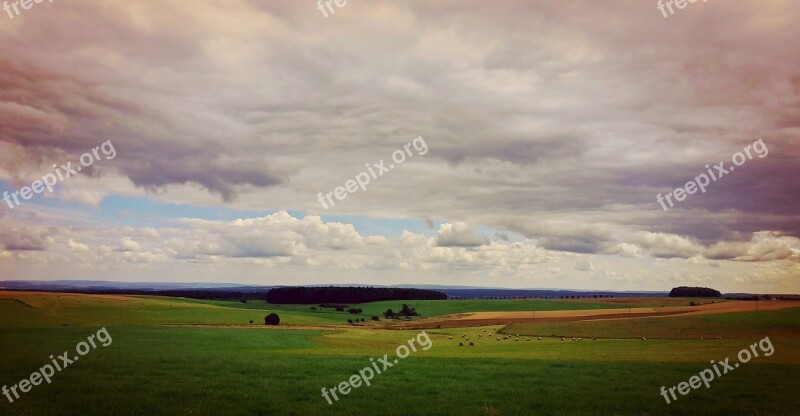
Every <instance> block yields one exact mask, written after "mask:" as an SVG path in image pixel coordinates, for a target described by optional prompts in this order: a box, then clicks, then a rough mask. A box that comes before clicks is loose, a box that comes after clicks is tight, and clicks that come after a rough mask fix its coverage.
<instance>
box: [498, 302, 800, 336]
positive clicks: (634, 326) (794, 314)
mask: <svg viewBox="0 0 800 416" xmlns="http://www.w3.org/2000/svg"><path fill="white" fill-rule="evenodd" d="M798 306H800V305H798ZM798 322H800V307H798V308H792V309H787V310H782V311H766V312H737V313H726V314H715V315H698V316H687V317H679V316H676V317H668V318H639V319H625V320H599V321H579V322H542V323H524V324H512V325H509V326H508V328H507V329H506V332H508V333H519V334H526V335H542V336H559V337H561V336H563V337H612V338H639V337H646V338H673V339H687V338H688V339H698V338H715V337H718V336H719V337H723V338H731V337H742V336H749V337H754V336H759V335H762V336H763V335H771V334H773V335H777V334H797V335H800V328H799V327H798Z"/></svg>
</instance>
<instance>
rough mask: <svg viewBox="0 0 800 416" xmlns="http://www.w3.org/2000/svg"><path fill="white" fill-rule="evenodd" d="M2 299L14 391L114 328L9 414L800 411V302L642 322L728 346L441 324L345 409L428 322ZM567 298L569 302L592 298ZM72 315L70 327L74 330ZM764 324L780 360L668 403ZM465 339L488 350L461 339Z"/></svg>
mask: <svg viewBox="0 0 800 416" xmlns="http://www.w3.org/2000/svg"><path fill="white" fill-rule="evenodd" d="M58 296H61V297H60V298H59V297H58ZM17 297H18V298H19V296H17ZM2 298H3V299H5V300H2V301H0V334H2V342H0V356H1V357H3V358H2V359H0V384H4V385H8V386H11V385H13V384H16V383H17V382H18V381H19V380H20V379H22V378H26V377H29V376H30V374H31V373H32V372H33V371H34V370H36V369H38V368H39V367H41V366H43V365H44V364H47V363H48V362H50V359H49V358H48V357H49V356H50V355H54V356H56V355H59V354H60V353H62V352H63V351H66V350H69V351H70V354H71V355H74V348H75V345H76V344H77V343H78V342H80V341H84V340H86V338H87V336H89V335H90V334H93V333H95V332H96V331H97V330H98V329H99V328H100V327H102V326H105V327H106V328H107V329H108V331H109V333H110V334H111V336H112V338H113V342H112V344H111V345H109V346H108V347H98V348H97V349H95V350H92V351H91V352H89V353H88V354H87V355H86V356H84V357H81V358H80V361H77V362H75V363H74V364H72V365H70V366H69V367H68V368H65V369H64V370H63V371H61V372H59V373H57V374H56V375H55V376H54V377H53V381H52V383H51V384H42V385H40V386H35V387H33V390H32V391H31V392H29V393H25V394H23V395H22V397H21V398H20V399H19V400H17V401H15V402H14V403H9V402H8V401H7V400H6V399H5V398H3V397H0V399H2V400H0V414H4V415H5V414H9V415H54V414H58V415H87V414H90V415H94V414H115V415H117V414H119V415H140V414H149V415H175V414H180V415H189V414H191V415H198V414H199V415H220V414H224V415H634V414H636V415H753V414H758V415H794V414H796V409H797V408H798V407H800V396H798V395H797V394H796V392H797V390H798V388H799V387H800V377H798V376H800V342H798V341H800V335H799V334H798V332H797V331H798V320H797V318H798V313H799V311H800V310H799V309H788V310H783V311H775V312H765V313H763V314H761V313H759V314H747V313H745V314H720V315H708V316H702V317H691V318H660V319H655V318H652V319H653V321H658V322H660V323H657V322H653V323H648V324H643V325H644V326H643V327H642V328H648V329H649V330H654V331H657V330H659V325H661V326H660V328H661V329H662V330H665V331H673V330H678V329H680V328H681V327H682V326H685V325H700V324H698V323H697V322H695V320H696V318H705V320H706V321H708V322H705V324H704V325H708V327H707V328H709V329H716V330H719V331H726V333H728V334H730V335H731V337H730V338H729V337H724V338H723V339H719V340H717V339H711V340H709V339H706V340H699V339H655V340H648V341H642V340H639V339H624V338H627V337H624V336H622V337H618V335H625V334H622V333H619V332H618V331H620V329H619V328H615V327H614V326H599V327H598V329H597V331H601V332H602V331H605V332H603V334H604V335H606V338H611V339H600V340H597V341H589V340H584V341H580V342H579V341H571V340H570V341H566V342H562V341H560V340H559V339H557V338H545V339H543V340H542V341H537V340H536V339H535V338H532V339H531V341H527V337H526V336H525V335H523V336H521V337H520V341H514V340H513V339H512V340H504V341H500V342H498V341H496V334H494V333H495V332H496V331H498V330H500V331H501V332H507V333H513V330H514V329H519V331H518V332H520V334H522V329H520V328H521V327H520V328H515V327H514V326H510V327H507V328H505V329H503V327H501V326H493V327H482V328H468V329H463V328H462V329H431V330H428V331H427V332H428V334H429V335H430V338H431V340H432V347H431V348H430V349H429V350H427V351H422V350H421V349H420V350H418V351H417V352H415V353H412V354H411V355H410V356H409V357H408V358H406V359H404V360H402V361H400V362H399V363H398V364H396V365H395V366H394V367H392V368H391V369H388V370H387V371H386V372H385V373H383V374H380V375H376V376H375V377H374V378H373V380H372V385H371V386H369V387H367V386H361V387H360V388H358V389H355V390H353V391H352V392H351V393H349V394H348V395H347V396H340V400H339V401H337V402H335V403H333V404H332V405H329V404H328V403H327V402H326V401H325V399H324V398H323V397H322V395H321V391H320V390H321V388H322V387H327V388H328V389H330V388H332V387H333V386H335V385H337V384H338V383H340V382H342V381H344V380H346V379H348V378H349V377H350V376H351V375H352V374H354V373H356V372H357V371H358V370H360V369H362V368H364V367H367V366H369V365H370V358H375V359H377V358H379V357H382V356H383V355H384V354H388V355H389V357H392V356H394V354H395V348H396V347H397V345H399V344H401V343H405V341H406V340H408V339H409V338H411V337H413V336H415V335H416V334H417V333H418V331H398V330H385V329H369V328H352V329H351V328H346V329H337V330H307V329H264V328H263V325H261V326H254V327H253V328H196V327H173V326H163V325H162V324H169V323H175V322H178V321H183V322H185V323H188V322H195V323H196V322H200V321H202V322H210V323H213V322H218V323H227V322H228V321H230V320H238V321H241V320H243V319H249V318H248V317H249V316H257V317H262V319H263V312H264V310H262V309H259V307H260V305H259V304H257V303H256V304H237V302H230V303H226V302H200V301H194V300H192V301H189V300H187V301H179V300H174V299H163V298H147V297H130V298H123V299H117V300H113V299H99V298H93V297H88V296H80V295H53V294H35V295H32V298H23V299H22V301H20V300H10V299H9V296H8V295H4V296H2ZM78 300H80V302H77V301H78ZM100 302H102V303H100ZM444 302H456V301H444ZM457 302H461V301H457ZM463 302H464V303H463V304H462V305H461V306H462V307H464V308H482V310H487V311H490V310H496V309H492V308H498V307H508V308H513V307H517V306H516V305H504V304H503V303H504V302H505V303H507V304H515V303H524V302H512V301H463ZM482 302H486V303H485V304H482ZM553 302H554V304H553V305H552V307H553V308H559V307H560V308H562V309H572V306H574V304H575V303H577V302H563V303H561V302H558V301H553ZM565 305H566V306H568V307H566V306H565ZM433 306H435V305H425V307H433ZM370 307H372V308H378V309H380V308H385V307H387V306H386V305H385V304H383V303H381V304H378V305H371V306H370ZM456 307H459V306H458V305H456ZM305 308H306V307H305V306H303V307H299V306H298V307H294V306H287V307H281V308H280V309H278V310H279V312H278V313H279V314H281V317H282V318H283V317H284V316H286V317H287V318H285V319H286V320H296V322H312V321H313V322H316V323H315V325H316V324H324V322H323V321H325V320H326V318H325V317H326V316H327V315H333V316H334V319H331V320H332V321H335V322H336V323H337V324H338V323H340V322H341V319H340V318H339V317H340V316H347V314H341V313H338V314H337V313H330V312H314V311H310V310H309V311H306V310H305ZM440 310H447V311H451V310H452V309H448V308H447V307H444V306H443V307H441V309H440ZM503 310H518V309H503ZM447 313H451V312H447ZM240 314H241V315H240ZM248 314H250V315H248ZM67 317H68V318H69V319H70V320H71V321H70V323H69V326H62V324H63V322H64V321H65V320H66V318H67ZM648 319H651V318H648ZM684 319H689V321H688V322H685V321H683V320H684ZM305 320H309V321H305ZM314 320H317V321H314ZM644 320H645V319H640V320H632V321H644ZM670 320H677V321H670ZM611 322H612V321H605V322H603V321H598V322H593V323H592V324H598V323H600V324H604V325H608V324H609V323H611ZM753 325H759V326H760V328H761V329H763V330H765V331H766V333H768V335H769V336H770V339H771V340H772V341H773V345H774V348H775V353H774V354H773V355H772V356H770V357H759V358H756V359H753V360H752V361H751V362H750V363H747V364H744V365H743V366H742V367H741V368H738V369H736V371H734V372H732V373H729V374H726V375H724V376H722V377H721V378H719V379H717V380H715V381H714V382H713V384H712V385H711V389H705V388H701V389H699V390H694V391H692V392H690V393H689V395H687V396H681V397H680V398H679V400H678V401H677V402H675V403H673V404H670V405H667V404H666V403H665V402H664V400H663V398H662V397H661V396H660V395H659V389H660V388H661V386H662V385H664V386H667V387H669V386H672V385H675V384H677V383H679V382H681V381H685V380H688V378H689V377H691V376H692V375H694V374H697V373H698V372H699V371H701V370H703V369H705V368H707V367H708V366H709V365H710V364H709V360H711V359H715V360H721V359H723V358H724V357H727V356H730V357H733V356H734V355H735V354H736V353H737V352H738V351H739V350H740V349H741V348H743V347H746V346H747V345H749V344H751V343H752V342H755V341H756V340H757V339H759V338H760V337H761V332H757V333H755V332H752V329H751V328H752V326H753ZM567 329H569V328H567ZM484 330H485V331H486V332H482V331H484ZM615 331H617V332H615ZM686 331H689V332H688V333H691V331H690V330H686ZM465 332H466V333H467V335H468V336H469V337H470V341H472V342H475V343H476V345H475V346H473V347H469V346H464V347H459V346H458V343H459V342H462V339H461V335H462V334H463V333H465ZM490 332H491V333H493V335H492V336H488V335H483V336H481V337H479V336H478V335H479V334H488V333H490ZM450 337H452V339H450ZM676 338H680V337H676Z"/></svg>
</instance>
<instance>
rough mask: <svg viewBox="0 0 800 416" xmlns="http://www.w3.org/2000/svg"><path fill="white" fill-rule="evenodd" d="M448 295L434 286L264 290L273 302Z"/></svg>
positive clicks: (418, 298)
mask: <svg viewBox="0 0 800 416" xmlns="http://www.w3.org/2000/svg"><path fill="white" fill-rule="evenodd" d="M443 299H447V295H445V294H444V293H441V292H436V291H433V290H423V289H404V288H393V287H339V286H329V287H280V288H275V289H271V290H270V291H269V292H267V302H269V303H275V304H306V305H308V304H315V303H316V304H319V303H340V304H352V303H367V302H378V301H383V300H443Z"/></svg>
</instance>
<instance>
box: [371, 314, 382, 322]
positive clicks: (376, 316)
mask: <svg viewBox="0 0 800 416" xmlns="http://www.w3.org/2000/svg"><path fill="white" fill-rule="evenodd" d="M372 320H373V321H380V320H381V318H380V317H379V316H378V315H372Z"/></svg>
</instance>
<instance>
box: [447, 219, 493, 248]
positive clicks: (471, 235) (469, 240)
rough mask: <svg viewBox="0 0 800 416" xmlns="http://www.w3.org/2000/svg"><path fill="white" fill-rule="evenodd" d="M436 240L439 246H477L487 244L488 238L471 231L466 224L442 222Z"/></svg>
mask: <svg viewBox="0 0 800 416" xmlns="http://www.w3.org/2000/svg"><path fill="white" fill-rule="evenodd" d="M436 242H437V245H438V246H440V247H478V246H482V245H485V244H487V243H488V242H489V239H488V238H486V237H484V236H481V235H478V234H476V233H475V232H473V231H472V228H470V227H469V226H468V225H467V224H465V223H463V222H457V223H455V224H442V225H441V226H440V227H439V236H438V238H437V240H436Z"/></svg>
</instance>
